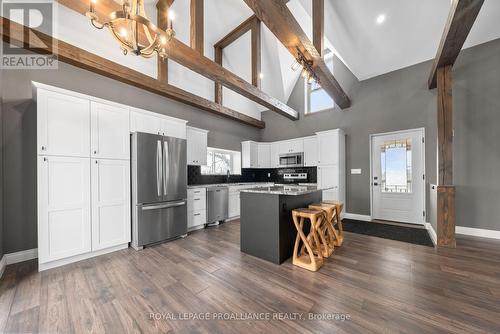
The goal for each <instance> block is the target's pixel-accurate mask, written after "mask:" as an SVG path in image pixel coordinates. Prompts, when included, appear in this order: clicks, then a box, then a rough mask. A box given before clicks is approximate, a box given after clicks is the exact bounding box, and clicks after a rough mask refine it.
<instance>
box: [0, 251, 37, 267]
mask: <svg viewBox="0 0 500 334" xmlns="http://www.w3.org/2000/svg"><path fill="white" fill-rule="evenodd" d="M4 256H5V260H6V261H7V265H9V264H14V263H19V262H24V261H28V260H33V259H36V258H37V257H38V249H37V248H33V249H27V250H23V251H20V252H15V253H9V254H5V255H4Z"/></svg>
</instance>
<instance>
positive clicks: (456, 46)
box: [428, 0, 484, 89]
mask: <svg viewBox="0 0 500 334" xmlns="http://www.w3.org/2000/svg"><path fill="white" fill-rule="evenodd" d="M483 3H484V0H453V2H452V4H451V9H450V13H449V15H448V20H447V22H446V26H445V28H444V32H443V36H442V37H441V42H440V43H439V48H438V51H437V54H436V57H435V58H434V62H433V64H432V70H431V74H430V76H429V80H428V85H429V89H434V88H436V85H437V79H436V78H437V71H438V68H440V67H443V66H448V65H451V66H453V65H454V64H455V61H456V60H457V58H458V55H459V54H460V51H461V50H462V47H463V46H464V43H465V40H466V39H467V36H469V33H470V31H471V29H472V26H473V25H474V22H475V21H476V18H477V16H478V15H479V11H480V10H481V7H482V6H483Z"/></svg>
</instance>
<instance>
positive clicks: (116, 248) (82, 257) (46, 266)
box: [38, 243, 128, 271]
mask: <svg viewBox="0 0 500 334" xmlns="http://www.w3.org/2000/svg"><path fill="white" fill-rule="evenodd" d="M126 248H128V243H125V244H121V245H118V246H113V247H110V248H106V249H101V250H98V251H95V252H90V253H85V254H80V255H75V256H72V257H68V258H65V259H61V260H55V261H51V262H47V263H40V262H39V263H38V271H44V270H47V269H52V268H55V267H60V266H64V265H65V264H70V263H73V262H78V261H81V260H86V259H90V258H91V257H96V256H99V255H104V254H108V253H111V252H116V251H119V250H122V249H126Z"/></svg>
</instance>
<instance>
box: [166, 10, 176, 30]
mask: <svg viewBox="0 0 500 334" xmlns="http://www.w3.org/2000/svg"><path fill="white" fill-rule="evenodd" d="M167 17H168V29H172V22H173V21H174V20H175V12H174V11H173V10H171V9H169V10H168V13H167Z"/></svg>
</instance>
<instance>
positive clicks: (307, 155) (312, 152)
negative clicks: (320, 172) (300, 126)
mask: <svg viewBox="0 0 500 334" xmlns="http://www.w3.org/2000/svg"><path fill="white" fill-rule="evenodd" d="M317 165H318V138H317V137H316V136H313V137H307V138H304V166H305V167H315V166H317Z"/></svg>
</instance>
